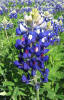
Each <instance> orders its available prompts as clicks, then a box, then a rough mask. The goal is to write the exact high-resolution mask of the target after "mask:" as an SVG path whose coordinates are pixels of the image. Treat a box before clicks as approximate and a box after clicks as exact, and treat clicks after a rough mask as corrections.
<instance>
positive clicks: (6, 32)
mask: <svg viewBox="0 0 64 100" xmlns="http://www.w3.org/2000/svg"><path fill="white" fill-rule="evenodd" d="M5 34H6V38H7V39H8V35H7V31H6V29H5Z"/></svg>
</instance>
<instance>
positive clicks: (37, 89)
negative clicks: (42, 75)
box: [36, 89, 39, 100]
mask: <svg viewBox="0 0 64 100" xmlns="http://www.w3.org/2000/svg"><path fill="white" fill-rule="evenodd" d="M36 93H37V94H36V95H37V99H36V100H39V89H37V91H36Z"/></svg>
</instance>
